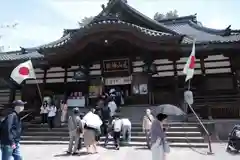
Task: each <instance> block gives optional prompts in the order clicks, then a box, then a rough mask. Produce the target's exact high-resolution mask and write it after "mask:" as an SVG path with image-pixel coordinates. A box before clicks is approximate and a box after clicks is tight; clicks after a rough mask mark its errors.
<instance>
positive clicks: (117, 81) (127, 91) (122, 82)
mask: <svg viewBox="0 0 240 160" xmlns="http://www.w3.org/2000/svg"><path fill="white" fill-rule="evenodd" d="M104 91H105V93H108V94H111V93H113V92H114V94H115V95H116V103H117V105H118V106H119V105H126V104H128V103H127V102H128V100H127V99H129V97H130V96H131V77H116V78H106V79H105V86H104Z"/></svg>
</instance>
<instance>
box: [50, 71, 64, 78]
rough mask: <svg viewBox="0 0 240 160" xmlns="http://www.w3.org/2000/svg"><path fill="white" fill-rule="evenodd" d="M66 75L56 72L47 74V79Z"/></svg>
mask: <svg viewBox="0 0 240 160" xmlns="http://www.w3.org/2000/svg"><path fill="white" fill-rule="evenodd" d="M64 76H65V73H64V72H56V73H47V76H46V77H47V78H49V77H64Z"/></svg>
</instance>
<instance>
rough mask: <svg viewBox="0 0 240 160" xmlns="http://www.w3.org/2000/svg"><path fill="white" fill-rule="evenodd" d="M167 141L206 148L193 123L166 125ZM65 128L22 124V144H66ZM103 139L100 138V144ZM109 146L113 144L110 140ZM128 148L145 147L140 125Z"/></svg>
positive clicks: (133, 133)
mask: <svg viewBox="0 0 240 160" xmlns="http://www.w3.org/2000/svg"><path fill="white" fill-rule="evenodd" d="M168 127H169V128H168V130H167V140H168V141H169V143H170V146H171V147H196V148H207V147H208V145H207V144H206V143H204V138H203V137H202V134H201V132H200V130H199V128H198V125H197V124H194V123H184V124H183V123H180V122H175V123H174V122H173V123H170V124H168ZM68 140H69V137H68V129H67V126H63V127H57V128H54V129H53V130H51V131H49V130H48V127H47V125H43V126H41V125H40V124H33V123H24V133H23V136H22V141H21V143H22V144H68ZM103 141H104V138H103V137H101V140H100V144H103ZM109 144H111V145H112V144H113V142H112V140H110V143H109ZM129 145H130V146H146V140H145V136H144V133H143V132H142V128H141V124H140V123H133V124H132V139H131V143H130V144H129Z"/></svg>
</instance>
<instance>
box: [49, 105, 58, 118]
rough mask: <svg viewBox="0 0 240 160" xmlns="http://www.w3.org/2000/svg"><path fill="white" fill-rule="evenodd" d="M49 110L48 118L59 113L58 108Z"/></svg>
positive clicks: (51, 107) (54, 107)
mask: <svg viewBox="0 0 240 160" xmlns="http://www.w3.org/2000/svg"><path fill="white" fill-rule="evenodd" d="M47 110H48V117H54V116H56V112H57V108H56V106H50V107H47Z"/></svg>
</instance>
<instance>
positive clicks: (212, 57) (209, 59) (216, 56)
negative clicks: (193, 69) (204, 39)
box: [204, 54, 229, 61]
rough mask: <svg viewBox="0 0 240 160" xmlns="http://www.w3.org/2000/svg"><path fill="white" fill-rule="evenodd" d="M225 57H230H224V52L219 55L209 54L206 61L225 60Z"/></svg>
mask: <svg viewBox="0 0 240 160" xmlns="http://www.w3.org/2000/svg"><path fill="white" fill-rule="evenodd" d="M224 59H229V58H228V57H224V56H223V55H222V54H219V55H211V56H208V57H207V58H206V59H204V61H213V60H224Z"/></svg>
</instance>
